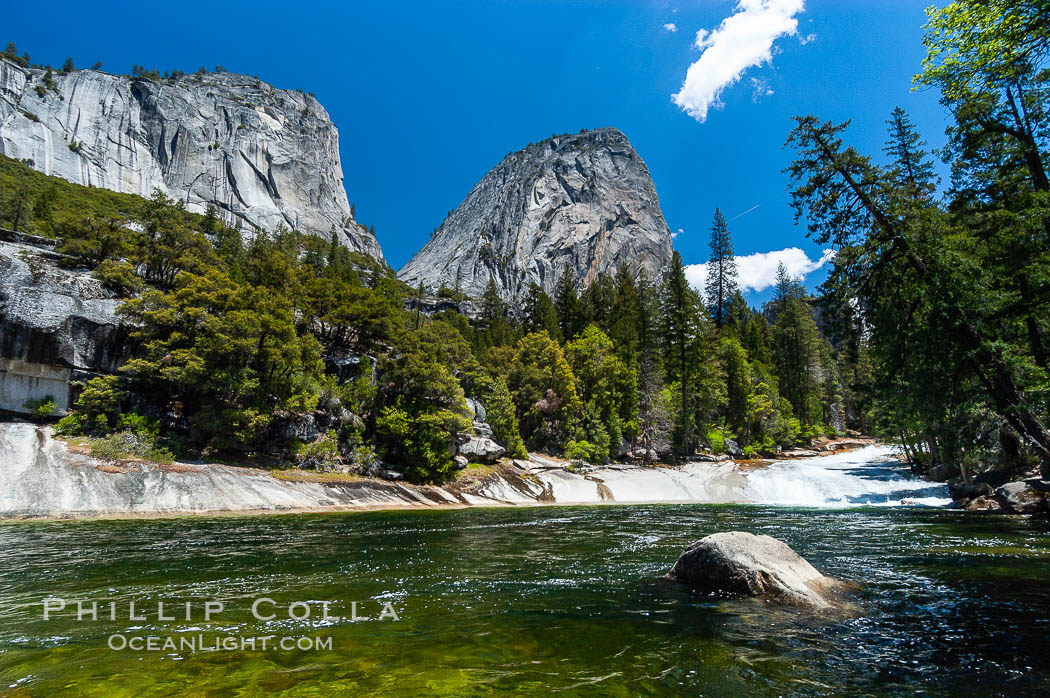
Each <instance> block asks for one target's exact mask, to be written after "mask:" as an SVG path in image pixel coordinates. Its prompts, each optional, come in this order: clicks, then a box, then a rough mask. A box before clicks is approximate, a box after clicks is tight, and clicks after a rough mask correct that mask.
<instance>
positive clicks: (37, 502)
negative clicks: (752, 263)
mask: <svg viewBox="0 0 1050 698" xmlns="http://www.w3.org/2000/svg"><path fill="white" fill-rule="evenodd" d="M817 448H819V449H821V450H819V451H818V450H815V449H807V450H795V451H791V452H788V453H785V454H784V457H783V459H782V460H775V461H770V460H766V461H760V462H756V461H733V460H731V459H729V458H728V457H724V456H707V457H701V459H700V460H696V461H694V462H690V463H687V464H685V465H681V466H662V465H661V466H650V467H641V466H636V465H607V466H601V467H587V468H583V469H576V468H568V467H567V465H568V464H567V463H566V462H565V461H561V460H559V459H555V458H551V457H546V456H541V455H533V456H531V457H530V458H529V459H528V460H514V461H503V462H501V463H499V464H497V465H495V466H491V467H486V468H482V469H473V468H471V469H468V470H466V471H463V472H462V473H461V476H460V477H459V478H458V479H457V480H455V481H453V482H450V483H447V484H445V485H442V486H435V485H410V484H407V483H401V482H389V481H385V480H378V479H369V478H359V477H352V476H347V477H345V478H341V477H338V476H334V477H332V478H328V477H324V478H322V477H319V476H318V477H312V475H313V474H312V473H299V474H296V473H288V472H279V473H272V472H269V471H266V470H261V469H258V468H247V467H238V466H230V465H218V464H198V463H179V462H177V463H172V464H168V465H160V464H153V463H146V462H142V461H123V462H120V463H111V462H105V461H101V460H98V459H95V458H92V457H90V456H89V455H86V454H85V453H83V452H80V451H82V449H77V448H72V449H71V448H70V447H69V445H68V444H66V443H65V442H63V441H61V440H59V439H56V438H54V435H53V432H52V430H51V429H50V428H48V427H41V426H37V425H33V424H29V423H22V422H8V423H0V518H4V519H41V518H43V519H65V518H154V517H168V516H192V515H207V516H216V515H227V514H229V515H233V514H236V515H248V514H273V513H319V512H329V511H366V510H385V509H430V508H457V507H473V506H530V505H531V506H536V505H550V504H628V503H630V504H648V503H745V504H746V503H778V501H780V500H782V503H784V504H792V505H801V506H826V505H828V504H829V502H830V503H832V504H833V505H839V506H848V505H851V504H866V503H870V504H879V505H885V504H887V503H891V504H901V503H902V502H903V503H904V504H909V503H911V504H932V505H940V504H941V503H943V502H942V501H941V500H942V499H943V496H942V493H940V492H929V491H926V490H929V489H930V487H929V486H928V485H929V483H924V482H922V481H917V480H908V479H907V478H906V477H905V476H904V475H903V474H901V473H896V472H894V473H890V475H889V476H887V474H886V472H883V471H879V472H878V473H875V472H873V473H871V476H870V477H866V476H864V475H863V474H860V475H858V474H857V473H852V472H851V471H852V470H855V466H857V465H863V464H865V463H867V464H872V463H879V462H882V461H885V462H890V463H892V462H894V461H892V458H893V454H892V449H890V448H889V447H886V446H881V445H878V444H875V443H874V442H873V441H871V440H859V439H852V440H848V441H838V442H827V443H824V444H819V445H818V446H817ZM850 454H856V455H855V457H851V456H850ZM829 459H830V460H829ZM835 459H838V461H836V460H835ZM837 466H841V467H837ZM887 477H888V479H887ZM886 483H891V484H890V486H888V487H887V484H886ZM898 485H900V486H898ZM935 487H940V486H935ZM945 496H946V495H945ZM875 500H878V501H875ZM945 501H946V500H945Z"/></svg>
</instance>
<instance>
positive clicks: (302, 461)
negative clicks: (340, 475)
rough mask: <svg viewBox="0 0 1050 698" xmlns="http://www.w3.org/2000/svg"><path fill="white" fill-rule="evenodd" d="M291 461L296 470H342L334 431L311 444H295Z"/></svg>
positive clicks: (340, 456)
mask: <svg viewBox="0 0 1050 698" xmlns="http://www.w3.org/2000/svg"><path fill="white" fill-rule="evenodd" d="M292 459H293V462H294V463H295V466H296V467H297V468H307V469H311V470H317V471H320V472H335V471H339V470H342V469H343V457H342V453H341V452H340V449H339V439H338V437H337V436H336V433H335V431H334V430H329V431H328V432H326V433H325V434H322V435H321V436H320V437H318V438H317V440H316V441H313V442H311V443H298V444H296V445H295V446H294V447H293V449H292Z"/></svg>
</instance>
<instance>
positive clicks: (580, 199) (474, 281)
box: [398, 128, 671, 300]
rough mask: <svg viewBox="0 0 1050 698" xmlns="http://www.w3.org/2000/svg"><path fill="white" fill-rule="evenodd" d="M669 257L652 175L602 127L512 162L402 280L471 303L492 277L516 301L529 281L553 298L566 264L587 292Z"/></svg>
mask: <svg viewBox="0 0 1050 698" xmlns="http://www.w3.org/2000/svg"><path fill="white" fill-rule="evenodd" d="M670 259H671V233H670V230H668V227H667V222H666V221H665V220H664V216H663V213H662V212H661V211H660V202H659V200H658V198H657V196H656V189H655V187H654V186H653V182H652V180H651V179H650V177H649V169H648V168H647V167H646V166H645V163H644V162H643V161H642V159H641V157H640V156H639V155H638V153H637V152H635V150H634V148H632V147H631V144H630V143H629V142H628V141H627V138H626V136H624V135H623V133H621V132H620V131H618V130H617V129H614V128H601V129H596V130H594V131H584V132H580V133H578V134H573V135H565V136H558V137H555V138H551V139H549V140H545V141H542V142H540V143H535V144H532V145H530V146H528V147H527V148H525V149H524V150H520V151H518V152H516V153H511V154H510V155H508V156H507V157H506V158H504V160H503V162H501V163H500V164H499V165H497V166H496V168H495V169H493V170H492V171H491V172H489V173H488V174H487V175H485V177H484V178H482V180H481V181H480V182H478V184H477V185H476V186H475V187H474V189H473V190H472V191H471V192H470V194H469V195H468V196H467V198H466V200H465V201H463V203H462V204H460V205H459V207H458V208H457V209H456V210H455V211H453V212H452V213H451V214H450V215H449V217H448V218H446V219H445V221H444V222H443V223H442V224H441V227H440V228H438V230H437V231H435V233H434V235H433V236H432V237H431V238H430V240H429V241H428V242H427V244H426V245H425V246H424V247H423V249H422V250H420V251H419V252H418V253H417V254H416V256H415V257H413V258H412V260H411V261H410V262H409V263H408V264H406V265H405V266H404V268H402V269H401V271H400V272H399V273H398V276H399V277H400V278H401V279H403V280H404V281H406V282H408V283H410V284H412V285H413V286H416V285H418V284H419V283H421V282H422V284H423V285H424V286H425V287H426V288H427V289H429V290H431V291H433V290H436V289H438V288H439V287H441V286H447V287H448V288H459V289H460V290H462V291H463V292H464V293H466V294H467V295H470V296H475V297H477V296H480V295H481V294H482V293H483V292H484V290H485V286H486V285H487V284H488V282H489V280H490V279H492V280H493V281H495V283H496V287H497V288H498V289H499V291H500V294H501V295H502V296H503V298H504V299H506V300H515V299H519V298H521V297H522V296H523V295H524V293H525V292H526V290H527V289H528V286H529V284H530V283H532V282H535V283H536V284H538V285H539V286H541V287H542V288H543V289H544V290H546V291H547V292H548V293H550V292H553V290H554V288H555V286H556V285H557V281H558V278H559V276H560V275H561V274H562V271H563V269H564V267H565V266H566V265H568V267H569V271H570V273H571V274H572V275H573V280H574V281H575V282H576V283H577V284H578V285H586V284H588V283H590V282H591V281H593V280H594V278H595V277H596V276H597V275H598V274H600V273H602V272H608V273H615V272H616V270H617V268H618V267H619V265H620V264H621V263H626V264H627V265H628V268H629V269H630V270H631V271H632V272H633V273H638V272H640V271H643V270H644V271H645V272H646V274H647V275H648V276H649V278H656V277H658V276H659V275H660V274H662V273H663V269H664V267H665V266H666V265H667V263H668V262H669V261H670Z"/></svg>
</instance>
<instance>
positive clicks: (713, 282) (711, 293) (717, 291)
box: [706, 208, 737, 329]
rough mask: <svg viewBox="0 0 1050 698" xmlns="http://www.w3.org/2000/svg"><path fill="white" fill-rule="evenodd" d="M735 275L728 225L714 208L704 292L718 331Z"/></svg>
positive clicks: (724, 315) (726, 310) (723, 318)
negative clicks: (709, 256)
mask: <svg viewBox="0 0 1050 698" xmlns="http://www.w3.org/2000/svg"><path fill="white" fill-rule="evenodd" d="M736 274H737V269H736V257H735V256H734V255H733V241H732V239H731V238H730V235H729V225H728V224H727V223H726V219H725V216H723V215H722V212H721V211H720V210H718V209H717V208H716V209H715V220H714V223H713V224H712V226H711V258H710V260H708V262H707V284H706V286H707V289H706V290H707V307H708V309H709V310H710V313H711V317H712V318H713V319H714V321H715V327H717V328H718V329H722V325H724V324H725V321H726V319H727V317H728V315H729V304H730V301H731V300H732V297H733V294H734V293H735V292H736V290H737V282H736Z"/></svg>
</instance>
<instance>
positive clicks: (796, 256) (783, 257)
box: [685, 247, 835, 293]
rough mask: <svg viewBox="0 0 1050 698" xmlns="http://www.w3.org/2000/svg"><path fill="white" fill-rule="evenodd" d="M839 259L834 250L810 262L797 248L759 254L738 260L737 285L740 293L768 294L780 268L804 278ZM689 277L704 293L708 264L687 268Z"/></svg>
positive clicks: (825, 251)
mask: <svg viewBox="0 0 1050 698" xmlns="http://www.w3.org/2000/svg"><path fill="white" fill-rule="evenodd" d="M834 256H835V251H834V250H824V253H823V254H822V255H821V256H820V258H819V259H810V258H809V256H808V255H806V253H805V252H803V251H802V250H800V249H799V248H797V247H788V248H786V249H783V250H774V251H772V252H756V253H754V254H748V255H743V256H742V257H737V258H736V266H737V283H738V284H739V285H740V290H741V291H743V292H745V293H747V292H749V291H764V290H766V289H767V288H769V287H770V286H772V285H773V282H774V281H775V280H776V277H777V266H778V265H779V264H780V263H783V264H784V268H786V269H787V272H788V274H790V275H791V276H795V277H803V278H805V276H806V275H807V274H811V273H813V272H815V271H816V270H817V269H820V268H821V267H822V266H824V265H825V264H827V263H828V261H830V260H831V259H832V258H833V257H834ZM685 275H686V278H688V279H689V283H691V284H692V285H693V288H695V289H697V290H698V291H703V290H704V282H705V281H706V280H707V265H706V264H690V265H688V266H686V268H685Z"/></svg>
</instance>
